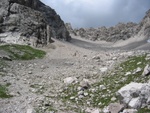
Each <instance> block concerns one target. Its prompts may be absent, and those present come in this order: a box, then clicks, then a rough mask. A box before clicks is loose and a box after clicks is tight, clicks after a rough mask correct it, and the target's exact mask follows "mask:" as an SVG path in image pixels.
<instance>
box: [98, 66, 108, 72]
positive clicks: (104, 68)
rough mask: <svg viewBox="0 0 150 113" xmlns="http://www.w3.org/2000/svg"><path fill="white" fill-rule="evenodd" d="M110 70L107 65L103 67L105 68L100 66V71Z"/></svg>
mask: <svg viewBox="0 0 150 113" xmlns="http://www.w3.org/2000/svg"><path fill="white" fill-rule="evenodd" d="M107 70H108V68H107V67H103V68H100V71H101V72H102V73H103V72H106V71H107Z"/></svg>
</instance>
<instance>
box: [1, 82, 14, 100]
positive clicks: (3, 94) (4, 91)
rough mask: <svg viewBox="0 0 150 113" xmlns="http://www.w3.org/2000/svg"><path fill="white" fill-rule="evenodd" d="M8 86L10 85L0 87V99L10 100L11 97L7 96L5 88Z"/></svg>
mask: <svg viewBox="0 0 150 113" xmlns="http://www.w3.org/2000/svg"><path fill="white" fill-rule="evenodd" d="M9 85H10V84H7V85H0V98H10V97H12V95H9V94H8V90H7V87H8V86H9Z"/></svg>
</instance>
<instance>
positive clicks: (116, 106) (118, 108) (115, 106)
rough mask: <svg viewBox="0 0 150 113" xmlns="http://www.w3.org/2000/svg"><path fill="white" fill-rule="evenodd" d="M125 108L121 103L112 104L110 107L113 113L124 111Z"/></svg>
mask: <svg viewBox="0 0 150 113" xmlns="http://www.w3.org/2000/svg"><path fill="white" fill-rule="evenodd" d="M123 108H124V106H123V105H121V104H119V103H111V104H110V105H109V111H110V112H111V113H119V112H120V111H122V110H123Z"/></svg>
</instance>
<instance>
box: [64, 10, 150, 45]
mask: <svg viewBox="0 0 150 113" xmlns="http://www.w3.org/2000/svg"><path fill="white" fill-rule="evenodd" d="M66 28H67V29H68V31H69V32H70V34H74V35H76V36H80V37H82V38H85V39H89V40H93V41H95V40H105V41H109V42H115V41H118V40H126V39H129V38H131V37H134V36H136V35H138V36H142V37H144V38H148V37H150V10H149V11H147V12H146V16H145V17H144V18H143V19H142V21H141V22H140V23H138V24H136V23H133V22H129V23H126V24H124V23H118V24H117V25H116V26H113V27H109V28H106V27H100V28H80V29H72V27H71V24H69V23H67V24H66Z"/></svg>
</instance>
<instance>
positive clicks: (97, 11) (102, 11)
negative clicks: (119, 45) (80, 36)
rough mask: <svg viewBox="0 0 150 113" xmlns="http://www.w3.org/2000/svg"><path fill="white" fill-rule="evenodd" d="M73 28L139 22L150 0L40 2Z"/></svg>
mask: <svg viewBox="0 0 150 113" xmlns="http://www.w3.org/2000/svg"><path fill="white" fill-rule="evenodd" d="M41 1H42V2H44V3H45V4H46V5H49V6H50V7H52V8H53V9H55V11H56V12H57V13H58V14H59V15H60V16H61V18H62V20H64V22H70V23H71V24H72V26H73V27H100V26H113V25H115V24H117V23H118V22H129V21H132V22H139V21H140V20H141V19H142V18H143V17H144V15H145V12H146V11H147V10H148V9H149V8H150V0H41Z"/></svg>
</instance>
